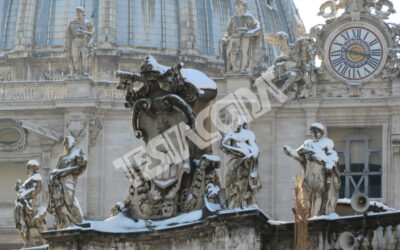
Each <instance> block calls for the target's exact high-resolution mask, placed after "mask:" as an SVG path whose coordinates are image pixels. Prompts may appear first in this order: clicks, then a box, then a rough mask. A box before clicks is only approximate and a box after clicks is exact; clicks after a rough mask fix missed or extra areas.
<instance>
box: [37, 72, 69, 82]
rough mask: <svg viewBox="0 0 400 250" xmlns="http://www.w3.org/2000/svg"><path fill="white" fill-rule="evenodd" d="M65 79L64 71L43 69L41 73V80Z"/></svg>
mask: <svg viewBox="0 0 400 250" xmlns="http://www.w3.org/2000/svg"><path fill="white" fill-rule="evenodd" d="M63 79H64V72H61V73H60V72H57V71H49V70H46V69H45V70H42V71H41V72H40V75H39V80H40V81H60V80H63Z"/></svg>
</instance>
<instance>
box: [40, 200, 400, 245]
mask: <svg viewBox="0 0 400 250" xmlns="http://www.w3.org/2000/svg"><path fill="white" fill-rule="evenodd" d="M340 203H341V204H342V205H343V206H344V207H345V206H346V201H343V202H340ZM364 223H365V226H366V227H365V230H364V237H362V236H361V235H362V230H363V224H364ZM307 224H308V225H307V227H308V237H307V238H308V242H307V247H308V249H340V247H339V237H340V234H341V233H343V232H345V231H349V232H351V233H352V234H353V235H354V236H355V237H356V238H358V239H359V240H361V242H360V243H359V244H363V246H365V247H367V248H365V249H370V248H368V247H372V249H375V248H374V247H375V246H377V247H379V246H381V248H379V249H399V248H398V247H399V246H400V211H396V210H390V209H389V210H388V209H387V208H386V207H381V210H380V211H379V212H374V211H370V212H368V213H367V214H366V215H365V216H364V215H362V214H352V215H338V214H336V213H335V214H331V215H329V216H319V217H314V218H311V219H309V221H308V223H307ZM295 227H296V225H295V223H294V222H283V221H275V220H271V219H268V218H267V216H266V215H265V214H264V213H263V212H262V211H260V210H259V209H258V207H257V206H254V207H250V208H247V209H234V210H219V211H215V212H213V211H211V210H209V209H203V210H197V211H193V212H190V213H186V214H182V215H180V216H176V217H173V218H169V219H166V220H160V221H152V220H140V219H139V220H138V221H134V220H132V219H130V218H127V217H125V216H123V215H122V214H119V215H117V216H115V217H112V218H110V219H107V220H105V221H86V222H85V223H83V224H82V225H81V226H74V227H69V228H66V229H63V230H58V231H49V232H46V233H44V237H45V238H46V240H48V242H49V245H50V249H152V250H153V249H212V250H215V249H271V250H272V249H293V248H294V232H295ZM391 247H392V248H391ZM393 247H395V248H393ZM376 249H378V248H376Z"/></svg>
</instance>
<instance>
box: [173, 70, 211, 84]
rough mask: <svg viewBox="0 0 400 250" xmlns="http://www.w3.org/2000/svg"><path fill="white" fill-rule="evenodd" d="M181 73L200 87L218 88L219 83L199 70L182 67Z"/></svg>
mask: <svg viewBox="0 0 400 250" xmlns="http://www.w3.org/2000/svg"><path fill="white" fill-rule="evenodd" d="M181 74H182V76H183V78H185V80H186V81H188V82H190V83H192V84H193V85H195V86H196V87H197V88H198V89H217V84H216V83H215V82H214V81H213V80H212V79H211V78H209V77H208V76H206V74H204V73H203V72H201V71H199V70H195V69H181Z"/></svg>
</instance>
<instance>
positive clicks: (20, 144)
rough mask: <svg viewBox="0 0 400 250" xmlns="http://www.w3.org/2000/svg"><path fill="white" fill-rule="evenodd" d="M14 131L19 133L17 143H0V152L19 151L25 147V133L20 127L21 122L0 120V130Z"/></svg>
mask: <svg viewBox="0 0 400 250" xmlns="http://www.w3.org/2000/svg"><path fill="white" fill-rule="evenodd" d="M6 128H10V129H14V130H16V131H18V132H19V134H20V138H19V139H18V141H16V142H14V143H12V144H4V143H1V142H0V151H3V152H11V151H21V150H23V149H24V148H25V146H26V137H27V135H26V131H25V129H24V128H23V126H22V123H21V121H17V120H13V119H0V130H2V129H6Z"/></svg>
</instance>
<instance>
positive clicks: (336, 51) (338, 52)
mask: <svg viewBox="0 0 400 250" xmlns="http://www.w3.org/2000/svg"><path fill="white" fill-rule="evenodd" d="M340 55H341V51H340V50H335V51H332V52H331V56H340Z"/></svg>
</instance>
